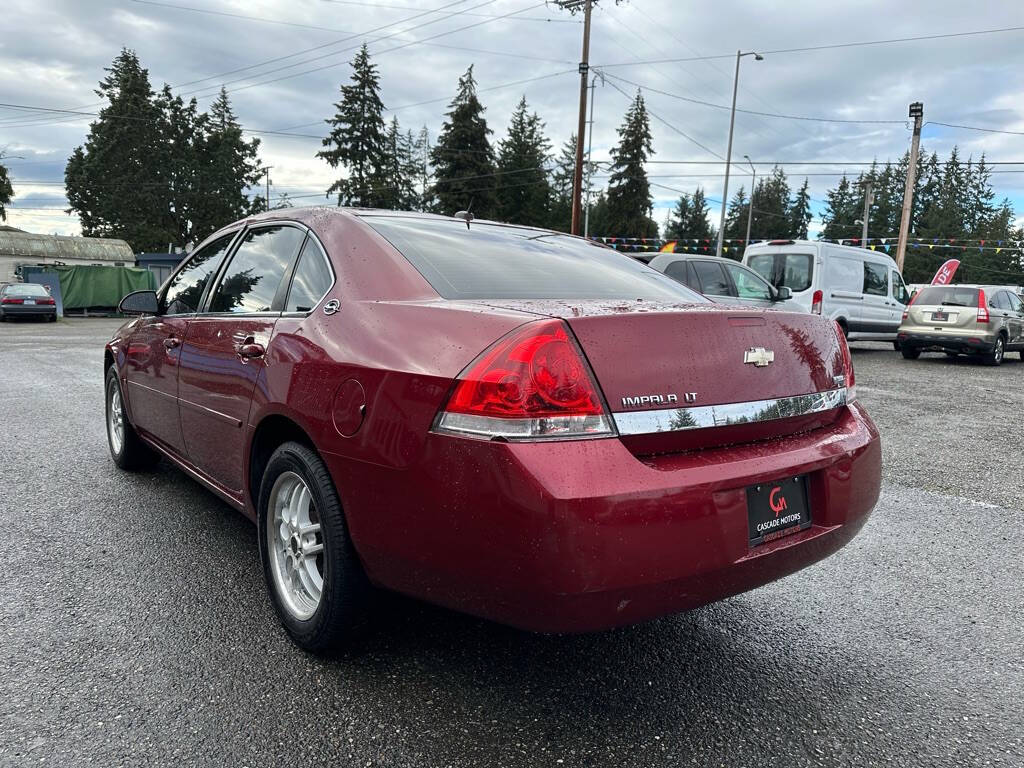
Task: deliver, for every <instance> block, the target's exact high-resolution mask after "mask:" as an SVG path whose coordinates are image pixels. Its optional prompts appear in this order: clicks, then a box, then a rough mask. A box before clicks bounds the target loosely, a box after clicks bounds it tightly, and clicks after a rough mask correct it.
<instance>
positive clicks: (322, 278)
mask: <svg viewBox="0 0 1024 768" xmlns="http://www.w3.org/2000/svg"><path fill="white" fill-rule="evenodd" d="M333 280H334V276H333V275H332V274H331V268H330V267H329V266H328V265H327V257H326V256H325V255H324V252H323V251H322V250H320V246H319V245H317V242H316V240H314V239H313V238H312V237H309V238H307V239H306V244H305V245H304V246H302V253H300V254H299V263H298V265H297V266H296V267H295V276H294V277H293V278H292V287H291V290H290V291H289V292H288V302H287V304H286V305H285V311H286V312H312V311H313V307H315V306H316V305H317V304H319V303H320V299H322V298H323V297H324V294H326V293H327V290H328V289H329V288H330V287H331V283H332V282H333Z"/></svg>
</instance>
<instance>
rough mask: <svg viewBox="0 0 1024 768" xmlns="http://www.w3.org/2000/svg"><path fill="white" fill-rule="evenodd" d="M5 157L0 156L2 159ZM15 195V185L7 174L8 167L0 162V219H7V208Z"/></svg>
mask: <svg viewBox="0 0 1024 768" xmlns="http://www.w3.org/2000/svg"><path fill="white" fill-rule="evenodd" d="M2 159H3V157H2V156H0V160H2ZM13 197H14V187H12V186H11V178H10V176H8V175H7V168H6V167H5V166H4V164H3V163H0V221H7V208H6V206H8V205H10V203H11V198H13Z"/></svg>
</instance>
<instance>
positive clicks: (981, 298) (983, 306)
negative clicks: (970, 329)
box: [978, 288, 988, 323]
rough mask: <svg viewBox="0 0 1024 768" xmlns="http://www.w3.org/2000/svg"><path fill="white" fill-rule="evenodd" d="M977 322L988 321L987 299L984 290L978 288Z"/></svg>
mask: <svg viewBox="0 0 1024 768" xmlns="http://www.w3.org/2000/svg"><path fill="white" fill-rule="evenodd" d="M978 322H979V323H987V322H988V301H987V300H986V299H985V291H984V290H983V289H981V288H979V289H978Z"/></svg>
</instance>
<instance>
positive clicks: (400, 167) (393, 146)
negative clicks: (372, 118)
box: [377, 117, 419, 211]
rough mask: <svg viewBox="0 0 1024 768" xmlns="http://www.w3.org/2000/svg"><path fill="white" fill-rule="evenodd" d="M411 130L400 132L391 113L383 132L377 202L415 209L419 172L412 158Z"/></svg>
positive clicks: (405, 209) (387, 206)
mask: <svg viewBox="0 0 1024 768" xmlns="http://www.w3.org/2000/svg"><path fill="white" fill-rule="evenodd" d="M413 144H414V140H413V138H412V133H409V134H407V135H403V134H402V131H401V129H400V128H399V126H398V118H397V117H392V118H391V122H390V123H388V131H387V134H386V135H385V136H384V159H383V165H382V168H381V187H380V189H379V192H378V195H377V197H378V204H379V205H380V206H381V207H382V208H390V209H391V210H395V211H410V210H413V209H415V207H416V205H417V203H418V201H419V194H418V193H417V191H416V181H417V177H418V173H417V172H416V164H415V162H414V160H413V157H412V153H413Z"/></svg>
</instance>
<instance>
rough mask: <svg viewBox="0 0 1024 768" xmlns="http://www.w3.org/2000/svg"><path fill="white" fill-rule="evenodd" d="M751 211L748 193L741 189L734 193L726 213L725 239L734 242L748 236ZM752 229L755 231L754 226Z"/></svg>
mask: <svg viewBox="0 0 1024 768" xmlns="http://www.w3.org/2000/svg"><path fill="white" fill-rule="evenodd" d="M749 211H750V200H748V199H747V191H746V190H745V189H744V188H743V187H740V188H739V189H737V190H736V192H735V193H733V196H732V200H730V201H729V207H728V208H726V211H725V234H724V237H725V238H728V239H730V240H732V239H735V238H737V237H744V236H745V235H746V232H747V216H748V215H749ZM751 229H752V231H754V229H753V225H751Z"/></svg>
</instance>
